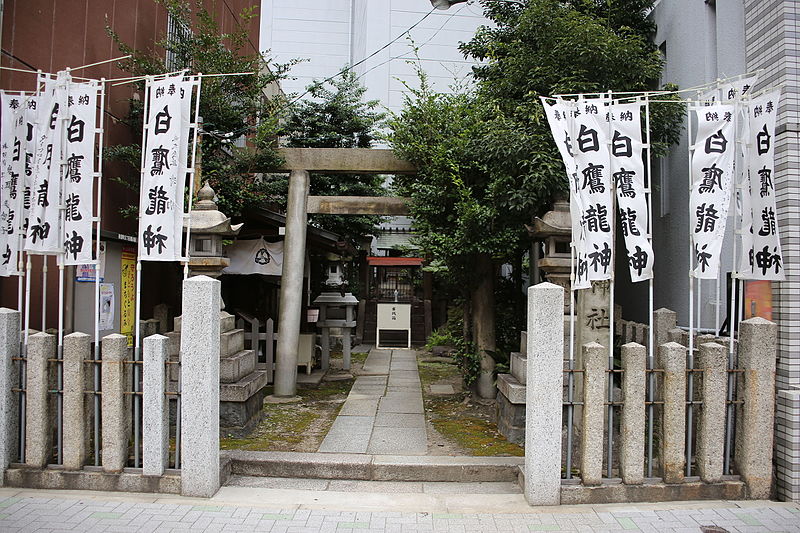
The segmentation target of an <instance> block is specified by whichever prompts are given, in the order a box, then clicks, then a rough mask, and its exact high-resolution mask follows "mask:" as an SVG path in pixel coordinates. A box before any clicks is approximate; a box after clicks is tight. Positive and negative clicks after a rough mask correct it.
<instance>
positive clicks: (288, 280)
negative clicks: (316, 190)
mask: <svg viewBox="0 0 800 533" xmlns="http://www.w3.org/2000/svg"><path fill="white" fill-rule="evenodd" d="M280 152H281V156H283V158H284V160H285V163H284V165H283V166H281V167H280V168H278V169H276V170H277V171H279V172H281V171H283V172H287V171H288V172H289V196H288V199H287V206H286V236H285V239H284V248H283V250H284V252H283V270H282V272H281V292H280V307H279V309H278V346H277V351H276V357H275V359H276V364H275V391H274V395H275V396H276V397H278V398H291V397H294V396H295V395H296V393H297V350H298V345H299V340H300V320H301V313H302V295H303V264H304V261H305V255H306V225H307V224H308V214H309V213H325V214H336V215H406V214H408V206H407V200H406V199H405V198H396V197H395V198H393V197H384V196H309V195H308V190H309V184H310V180H311V178H310V173H311V172H323V173H326V174H335V173H340V174H416V172H417V169H416V168H415V167H414V166H413V165H412V164H411V163H409V162H408V161H403V160H401V159H398V158H397V157H396V156H395V155H394V152H393V151H392V150H386V149H373V148H284V149H281V150H280Z"/></svg>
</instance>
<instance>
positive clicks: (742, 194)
mask: <svg viewBox="0 0 800 533" xmlns="http://www.w3.org/2000/svg"><path fill="white" fill-rule="evenodd" d="M737 119H739V123H740V124H741V128H740V135H741V137H740V139H742V141H743V142H741V143H739V144H740V148H741V150H740V151H739V152H738V153H737V155H739V156H741V157H740V158H739V161H741V164H739V165H737V166H736V177H737V179H738V180H739V183H738V187H736V208H737V211H738V213H737V214H738V221H737V222H738V228H739V235H740V236H741V246H739V249H738V250H737V252H738V253H739V258H738V265H736V272H737V273H738V275H739V277H741V278H743V279H747V278H749V277H750V276H752V275H753V256H752V253H753V206H752V205H751V196H752V192H751V189H750V168H749V158H750V150H751V147H750V146H748V139H749V138H750V121H749V120H748V114H747V107H746V106H743V107H741V109H740V115H739V116H738V117H737ZM734 259H736V258H734Z"/></svg>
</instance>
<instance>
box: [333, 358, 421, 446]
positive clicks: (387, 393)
mask: <svg viewBox="0 0 800 533" xmlns="http://www.w3.org/2000/svg"><path fill="white" fill-rule="evenodd" d="M319 451H320V452H322V453H363V454H372V455H426V454H427V452H428V436H427V432H426V430H425V415H424V410H423V407H422V386H421V385H420V381H419V372H418V371H417V352H415V351H414V350H378V349H372V350H371V351H370V352H369V356H368V357H367V360H366V361H365V362H364V366H363V369H362V375H360V376H358V377H357V378H356V381H355V383H354V384H353V388H352V389H351V390H350V394H349V395H348V397H347V400H346V401H345V403H344V406H342V410H341V411H340V412H339V416H337V417H336V420H335V421H334V422H333V426H331V429H330V431H329V432H328V434H327V436H326V437H325V440H324V441H323V442H322V444H321V445H320V447H319Z"/></svg>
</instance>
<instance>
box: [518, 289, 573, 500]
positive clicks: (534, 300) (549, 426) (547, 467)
mask: <svg viewBox="0 0 800 533" xmlns="http://www.w3.org/2000/svg"><path fill="white" fill-rule="evenodd" d="M527 331H528V349H527V353H528V371H527V372H528V374H527V375H528V384H527V385H528V386H527V390H526V399H525V401H526V404H527V405H528V406H529V407H528V408H527V409H526V410H525V450H526V453H525V487H524V490H525V499H526V500H527V501H528V503H529V504H530V505H558V504H559V503H560V501H561V413H562V407H563V403H562V402H563V399H562V393H563V384H564V363H563V360H564V288H563V287H559V286H558V285H554V284H552V283H540V284H538V285H534V286H533V287H530V288H528V328H527ZM534 406H535V408H534Z"/></svg>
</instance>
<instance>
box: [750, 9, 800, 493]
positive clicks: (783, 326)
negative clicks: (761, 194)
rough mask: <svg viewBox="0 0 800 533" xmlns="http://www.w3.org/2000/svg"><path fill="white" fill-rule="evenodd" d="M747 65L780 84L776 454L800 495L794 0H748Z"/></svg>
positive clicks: (799, 196) (786, 487)
mask: <svg viewBox="0 0 800 533" xmlns="http://www.w3.org/2000/svg"><path fill="white" fill-rule="evenodd" d="M744 4H745V55H746V60H747V69H748V70H750V71H752V70H755V69H764V70H763V72H762V73H761V80H762V83H760V84H759V85H760V86H768V85H781V86H782V90H783V93H782V98H781V106H780V107H779V113H778V132H777V144H776V161H775V163H776V170H775V173H776V179H775V186H776V195H777V207H778V222H779V225H780V232H781V245H782V247H783V262H784V266H785V271H786V281H784V282H782V283H775V284H774V285H773V313H774V315H773V316H774V318H775V320H776V321H777V322H778V327H779V330H778V367H777V387H778V390H779V391H782V392H779V394H778V409H777V413H776V414H777V416H776V424H777V427H776V441H775V443H776V450H775V457H776V463H777V467H778V470H777V473H778V490H779V496H781V497H782V498H784V499H791V500H794V501H798V500H799V499H800V151H798V146H799V145H798V141H800V134H799V133H798V130H800V127H799V125H798V123H800V117H799V115H798V109H800V92H799V91H800V89H799V88H798V86H800V74H799V73H800V54H799V53H798V38H797V35H798V34H797V32H798V26H800V24H798V16H800V7H798V4H797V2H794V1H792V0H744Z"/></svg>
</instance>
